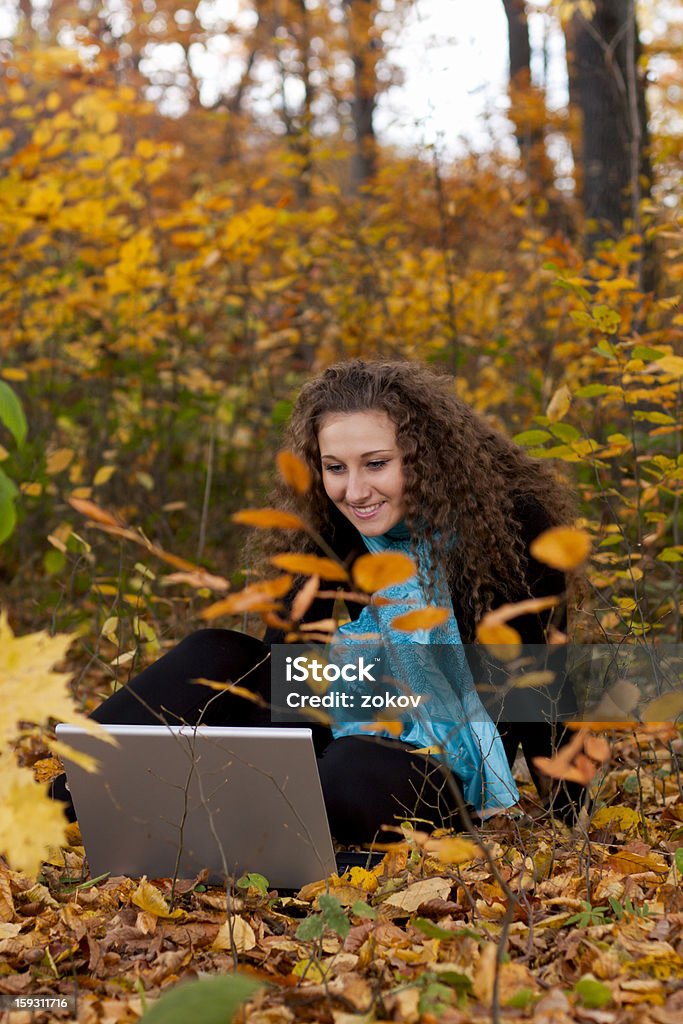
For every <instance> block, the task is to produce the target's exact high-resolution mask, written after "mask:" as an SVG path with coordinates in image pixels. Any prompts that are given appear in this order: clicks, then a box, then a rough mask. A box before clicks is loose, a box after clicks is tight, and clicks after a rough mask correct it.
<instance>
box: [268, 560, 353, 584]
mask: <svg viewBox="0 0 683 1024" xmlns="http://www.w3.org/2000/svg"><path fill="white" fill-rule="evenodd" d="M271 562H272V563H273V565H276V566H277V567H278V569H284V570H285V572H292V573H297V574H300V575H304V576H314V575H319V576H322V578H323V579H325V580H340V581H342V582H345V581H346V580H348V578H349V574H348V573H347V571H346V569H345V568H344V566H343V565H340V564H339V562H334V561H332V559H331V558H320V557H319V556H318V555H306V554H302V555H297V554H282V555H274V556H273V557H272V558H271Z"/></svg>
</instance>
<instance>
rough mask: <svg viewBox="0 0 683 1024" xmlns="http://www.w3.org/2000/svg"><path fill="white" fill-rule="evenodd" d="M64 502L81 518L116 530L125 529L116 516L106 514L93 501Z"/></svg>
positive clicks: (68, 499) (104, 510) (121, 521)
mask: <svg viewBox="0 0 683 1024" xmlns="http://www.w3.org/2000/svg"><path fill="white" fill-rule="evenodd" d="M66 500H67V501H68V503H69V504H70V505H71V507H72V508H73V509H75V510H76V512H80V514H81V515H82V516H86V517H87V518H88V519H92V520H93V522H95V523H101V524H102V525H103V526H113V527H116V528H120V527H125V525H126V524H125V523H124V522H123V520H122V519H119V517H118V516H115V515H114V514H113V513H112V512H107V510H106V509H104V508H101V507H100V506H99V505H97V504H95V502H94V501H89V500H88V499H87V498H67V499H66Z"/></svg>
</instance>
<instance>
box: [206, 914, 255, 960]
mask: <svg viewBox="0 0 683 1024" xmlns="http://www.w3.org/2000/svg"><path fill="white" fill-rule="evenodd" d="M233 943H234V945H235V950H236V952H238V953H246V952H247V951H248V950H250V949H253V948H254V946H255V945H256V935H255V933H254V929H253V928H252V927H251V925H250V924H249V922H248V921H245V920H244V918H243V917H233V918H231V920H230V921H224V922H223V924H222V925H221V926H220V928H219V929H218V934H217V935H216V938H215V939H214V940H213V942H212V943H211V948H212V949H228V950H231V949H232V946H233Z"/></svg>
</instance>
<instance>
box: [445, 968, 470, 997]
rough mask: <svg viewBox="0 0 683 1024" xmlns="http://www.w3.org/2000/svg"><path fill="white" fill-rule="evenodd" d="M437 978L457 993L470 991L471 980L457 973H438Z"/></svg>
mask: <svg viewBox="0 0 683 1024" xmlns="http://www.w3.org/2000/svg"><path fill="white" fill-rule="evenodd" d="M438 977H439V981H442V982H444V984H446V985H450V986H451V987H452V988H454V989H456V990H457V991H458V992H471V991H472V979H471V978H468V977H467V975H466V974H460V973H459V972H458V971H439V975H438Z"/></svg>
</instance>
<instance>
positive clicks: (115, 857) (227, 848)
mask: <svg viewBox="0 0 683 1024" xmlns="http://www.w3.org/2000/svg"><path fill="white" fill-rule="evenodd" d="M102 728H104V729H106V730H107V732H108V733H109V734H110V735H111V736H113V737H114V738H115V739H116V740H117V746H111V745H110V744H107V743H103V742H102V741H100V740H97V739H96V738H95V737H93V736H90V735H88V733H86V732H84V731H83V730H82V729H80V728H78V727H77V726H72V725H65V724H61V725H58V726H57V730H56V731H57V735H58V738H59V739H60V740H61V741H63V742H65V743H68V744H69V745H70V746H72V747H73V748H74V749H75V750H78V751H81V752H83V753H86V754H91V755H92V756H93V757H94V758H96V760H97V761H98V762H99V765H100V769H99V771H98V772H86V771H85V770H84V769H83V768H82V767H80V766H79V765H78V764H76V763H75V762H74V761H71V760H70V759H68V758H67V757H64V758H63V760H64V765H65V768H66V774H67V779H68V783H69V789H70V791H71V797H72V799H73V803H74V808H75V811H76V815H77V818H78V822H79V825H80V828H81V835H82V836H83V842H84V845H85V851H86V855H87V858H88V864H89V867H90V872H91V875H92V876H93V877H96V876H97V875H100V874H104V873H105V872H111V874H113V875H128V876H133V877H138V876H141V875H147V876H148V877H150V878H167V877H173V876H177V877H180V878H192V877H194V876H195V875H196V874H197V873H198V872H199V871H200V870H201V869H202V868H208V869H209V880H210V882H212V883H223V882H224V880H225V878H226V877H229V876H232V877H239V876H240V875H242V874H244V873H245V872H247V871H258V872H259V873H260V874H262V875H265V876H266V878H267V879H268V881H269V883H270V885H271V886H274V887H276V888H288V889H293V888H298V887H300V886H302V885H305V884H306V883H308V882H311V881H315V880H317V879H321V878H326V877H327V876H328V875H329V874H331V873H332V872H333V871H334V870H335V867H336V864H335V857H334V850H333V847H332V840H331V837H330V830H329V825H328V822H327V814H326V811H325V805H324V803H323V795H322V789H321V786H320V778H319V775H318V768H317V764H316V760H315V751H314V748H313V741H312V739H311V731H310V729H300V728H294V729H292V728H290V729H287V728H260V729H259V728H222V727H220V728H219V727H210V726H197V727H195V726H170V725H168V726H166V725H103V726H102Z"/></svg>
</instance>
